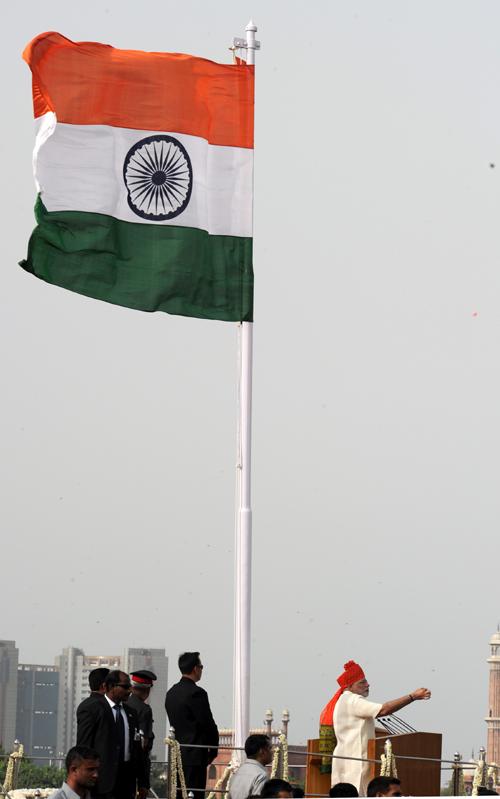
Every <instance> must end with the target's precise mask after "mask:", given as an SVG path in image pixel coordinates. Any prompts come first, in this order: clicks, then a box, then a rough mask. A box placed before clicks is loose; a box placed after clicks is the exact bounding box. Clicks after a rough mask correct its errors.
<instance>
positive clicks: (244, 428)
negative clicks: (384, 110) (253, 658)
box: [233, 21, 260, 761]
mask: <svg viewBox="0 0 500 799" xmlns="http://www.w3.org/2000/svg"><path fill="white" fill-rule="evenodd" d="M256 32H257V28H256V26H255V25H254V24H253V22H252V21H250V22H249V23H248V25H247V27H246V38H245V39H235V40H234V42H233V45H234V46H235V47H236V48H242V49H246V62H247V64H255V50H256V49H258V47H259V46H260V45H259V42H256V41H255V34H256ZM238 330H239V367H240V373H239V392H238V393H239V397H238V400H239V408H238V462H237V465H236V469H237V477H236V479H237V490H238V508H237V512H236V537H235V538H236V540H235V597H234V599H235V607H234V683H233V691H234V692H233V728H234V746H236V747H243V746H244V744H245V739H246V737H247V735H248V731H249V726H250V719H249V716H250V634H251V581H252V506H251V443H252V441H251V439H252V345H253V324H252V323H251V322H242V323H241V324H240V325H239V326H238ZM235 759H236V760H240V761H241V759H242V758H241V757H239V756H238V753H236V758H235Z"/></svg>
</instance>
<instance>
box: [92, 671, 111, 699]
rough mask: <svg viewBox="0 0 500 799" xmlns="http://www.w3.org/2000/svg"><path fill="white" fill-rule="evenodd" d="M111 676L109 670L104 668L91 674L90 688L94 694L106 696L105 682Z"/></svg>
mask: <svg viewBox="0 0 500 799" xmlns="http://www.w3.org/2000/svg"><path fill="white" fill-rule="evenodd" d="M108 674H109V669H106V668H105V667H104V666H103V667H102V668H100V669H92V671H91V672H90V673H89V686H90V690H91V691H92V693H93V694H105V693H106V685H105V683H104V680H105V679H106V677H107V676H108Z"/></svg>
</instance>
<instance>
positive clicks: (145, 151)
mask: <svg viewBox="0 0 500 799" xmlns="http://www.w3.org/2000/svg"><path fill="white" fill-rule="evenodd" d="M123 179H124V181H125V186H126V187H127V193H128V196H127V199H128V204H129V206H130V208H131V209H132V211H133V212H134V214H137V216H141V217H142V218H143V219H151V220H154V221H156V222H162V221H164V220H165V219H173V217H175V216H178V215H179V214H182V212H183V211H184V209H185V208H186V206H187V205H188V203H189V200H190V198H191V189H192V187H193V169H192V166H191V160H190V158H189V155H188V153H187V150H186V148H185V147H184V146H183V145H182V144H181V143H180V141H178V140H177V139H174V138H173V136H166V135H163V134H158V135H156V136H148V137H147V138H146V139H141V140H140V141H138V142H136V143H135V144H134V146H133V147H131V148H130V150H129V151H128V153H127V155H126V158H125V161H124V164H123Z"/></svg>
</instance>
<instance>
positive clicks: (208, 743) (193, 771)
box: [165, 652, 219, 799]
mask: <svg viewBox="0 0 500 799" xmlns="http://www.w3.org/2000/svg"><path fill="white" fill-rule="evenodd" d="M179 669H180V672H181V674H182V677H181V679H180V681H179V682H178V683H176V684H175V685H173V686H172V688H170V690H168V691H167V696H166V698H165V708H166V710H167V714H168V718H169V721H170V725H171V726H172V727H173V728H174V730H175V737H176V738H177V740H178V741H179V743H180V744H198V745H201V746H202V747H203V745H204V746H205V748H200V749H197V748H196V749H195V748H191V747H190V746H181V753H182V767H183V770H184V776H185V778H186V786H187V788H188V790H189V789H193V791H194V795H195V799H203V796H204V792H205V785H206V782H207V766H208V765H209V764H210V763H211V762H212V761H213V760H215V758H216V757H217V747H218V745H219V731H218V729H217V725H216V723H215V721H214V719H213V716H212V711H211V710H210V704H209V702H208V696H207V692H206V691H204V690H203V688H200V687H199V686H197V685H196V683H197V682H199V681H200V680H201V675H202V674H203V664H202V662H201V660H200V653H199V652H184V654H183V655H181V656H180V657H179Z"/></svg>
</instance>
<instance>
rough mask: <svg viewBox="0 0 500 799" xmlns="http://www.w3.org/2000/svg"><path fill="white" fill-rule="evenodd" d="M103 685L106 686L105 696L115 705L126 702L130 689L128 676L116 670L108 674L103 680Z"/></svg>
mask: <svg viewBox="0 0 500 799" xmlns="http://www.w3.org/2000/svg"><path fill="white" fill-rule="evenodd" d="M104 685H105V686H106V696H107V697H108V699H111V701H112V702H115V703H116V704H120V703H121V702H126V701H127V699H128V698H129V696H130V691H131V689H132V684H131V682H130V677H129V676H128V674H126V673H125V672H124V671H119V670H118V669H113V671H110V672H109V674H108V676H107V677H106V679H105V680H104Z"/></svg>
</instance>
